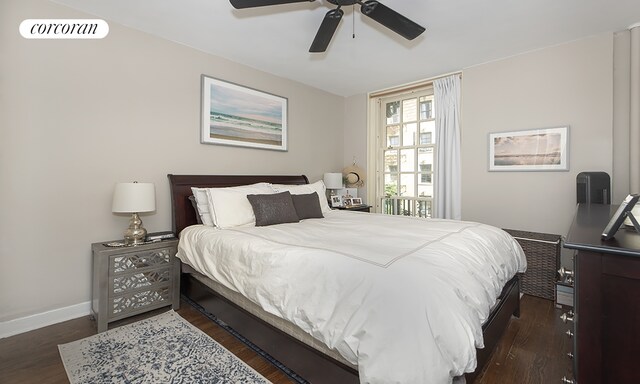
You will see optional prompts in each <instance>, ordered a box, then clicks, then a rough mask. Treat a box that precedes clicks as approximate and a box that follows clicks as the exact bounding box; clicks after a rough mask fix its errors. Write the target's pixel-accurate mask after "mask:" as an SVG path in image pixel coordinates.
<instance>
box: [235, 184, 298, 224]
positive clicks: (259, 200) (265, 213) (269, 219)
mask: <svg viewBox="0 0 640 384" xmlns="http://www.w3.org/2000/svg"><path fill="white" fill-rule="evenodd" d="M247 199H249V203H251V207H252V208H253V214H254V215H255V217H256V227H264V226H267V225H274V224H283V223H297V222H299V221H300V220H299V219H298V214H297V213H296V208H295V207H294V205H293V200H292V199H291V194H290V193H289V192H288V191H287V192H281V193H274V194H268V195H247Z"/></svg>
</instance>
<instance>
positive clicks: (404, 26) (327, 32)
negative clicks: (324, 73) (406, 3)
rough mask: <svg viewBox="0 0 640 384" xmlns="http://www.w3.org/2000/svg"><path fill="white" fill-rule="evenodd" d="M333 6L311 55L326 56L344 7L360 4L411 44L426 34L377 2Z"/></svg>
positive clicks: (283, 0) (253, 1)
mask: <svg viewBox="0 0 640 384" xmlns="http://www.w3.org/2000/svg"><path fill="white" fill-rule="evenodd" d="M229 1H230V2H231V5H233V7H234V8H236V9H243V8H255V7H264V6H268V5H278V4H289V3H302V2H306V1H307V2H312V1H315V0H229ZM326 1H328V2H329V3H331V4H334V5H337V6H338V8H335V9H332V10H330V11H329V12H327V14H326V15H325V16H324V19H323V20H322V24H320V28H319V29H318V32H317V33H316V37H315V39H313V43H311V48H309V52H314V53H315V52H324V51H326V50H327V47H328V46H329V43H330V42H331V38H332V37H333V34H334V33H335V31H336V29H337V28H338V24H340V20H341V19H342V15H344V11H343V10H342V9H340V8H341V7H343V6H348V5H354V4H356V3H357V4H360V12H362V14H363V15H365V16H367V17H370V18H372V19H373V20H375V21H377V22H378V23H380V24H382V25H384V26H385V27H387V28H389V29H390V30H392V31H393V32H395V33H397V34H399V35H400V36H402V37H404V38H405V39H407V40H413V39H415V38H416V37H418V36H420V34H421V33H422V32H424V31H425V29H424V27H422V26H420V25H418V24H417V23H415V22H413V21H411V20H409V19H408V18H406V17H405V16H402V15H401V14H399V13H398V12H396V11H394V10H393V9H391V8H389V7H387V6H386V5H383V4H380V2H378V1H375V0H366V1H361V0H326Z"/></svg>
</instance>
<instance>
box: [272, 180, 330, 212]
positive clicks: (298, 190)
mask: <svg viewBox="0 0 640 384" xmlns="http://www.w3.org/2000/svg"><path fill="white" fill-rule="evenodd" d="M271 186H272V187H273V189H274V190H275V192H285V191H289V193H291V194H292V195H306V194H309V193H313V192H317V193H318V199H320V208H321V209H322V213H326V212H329V211H331V207H329V202H328V201H327V188H326V187H325V185H324V181H322V180H318V181H316V182H315V183H313V184H300V185H287V184H271Z"/></svg>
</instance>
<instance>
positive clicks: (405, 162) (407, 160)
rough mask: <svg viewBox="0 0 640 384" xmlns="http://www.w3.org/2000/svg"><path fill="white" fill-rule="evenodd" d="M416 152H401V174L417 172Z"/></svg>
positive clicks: (404, 150)
mask: <svg viewBox="0 0 640 384" xmlns="http://www.w3.org/2000/svg"><path fill="white" fill-rule="evenodd" d="M415 156H416V150H415V149H401V150H400V172H415V171H416V166H415V164H416V157H415Z"/></svg>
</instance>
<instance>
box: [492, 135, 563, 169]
mask: <svg viewBox="0 0 640 384" xmlns="http://www.w3.org/2000/svg"><path fill="white" fill-rule="evenodd" d="M568 170H569V126H562V127H554V128H541V129H528V130H520V131H508V132H497V133H489V171H490V172H495V171H498V172H499V171H503V172H504V171H507V172H509V171H510V172H513V171H568Z"/></svg>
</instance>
